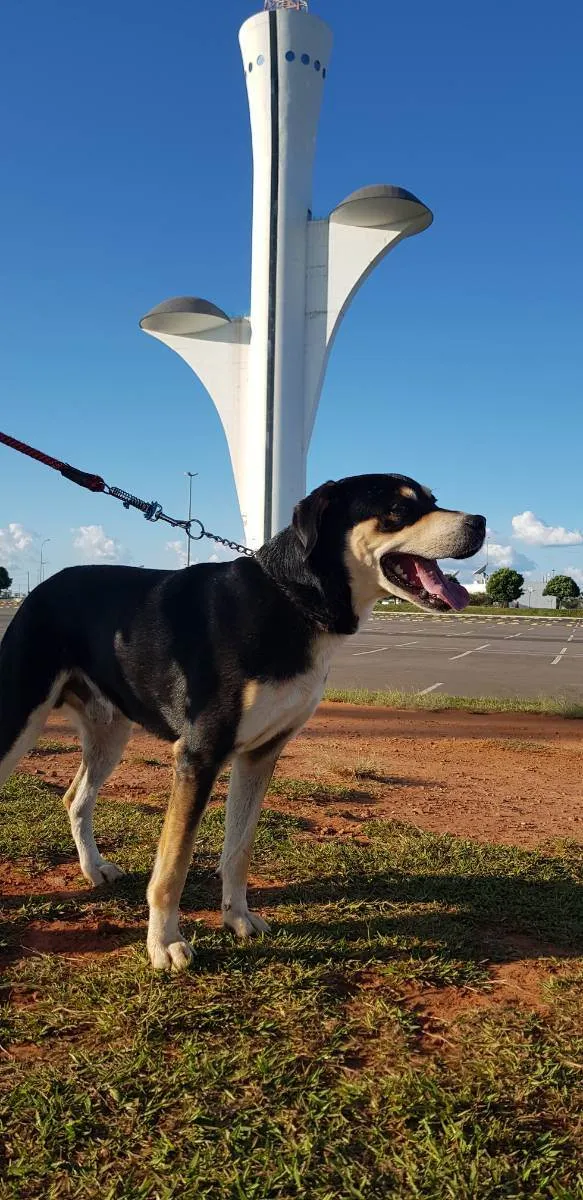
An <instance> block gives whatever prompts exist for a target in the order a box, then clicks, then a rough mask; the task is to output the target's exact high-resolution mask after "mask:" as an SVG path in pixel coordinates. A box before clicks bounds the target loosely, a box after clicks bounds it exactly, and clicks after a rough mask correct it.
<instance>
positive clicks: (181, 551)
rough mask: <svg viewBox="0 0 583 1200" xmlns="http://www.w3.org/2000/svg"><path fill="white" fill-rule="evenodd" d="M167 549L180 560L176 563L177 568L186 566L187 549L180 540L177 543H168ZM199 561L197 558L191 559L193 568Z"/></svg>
mask: <svg viewBox="0 0 583 1200" xmlns="http://www.w3.org/2000/svg"><path fill="white" fill-rule="evenodd" d="M165 549H166V550H169V551H170V553H171V554H175V555H176V558H177V560H178V561H177V563H176V566H177V567H179V568H180V567H185V566H186V561H187V553H186V549H185V546H184V542H181V541H178V540H176V541H175V542H166V547H165ZM197 561H198V560H197V559H196V558H191V560H190V563H191V566H192V565H193V564H194V563H195V562H197Z"/></svg>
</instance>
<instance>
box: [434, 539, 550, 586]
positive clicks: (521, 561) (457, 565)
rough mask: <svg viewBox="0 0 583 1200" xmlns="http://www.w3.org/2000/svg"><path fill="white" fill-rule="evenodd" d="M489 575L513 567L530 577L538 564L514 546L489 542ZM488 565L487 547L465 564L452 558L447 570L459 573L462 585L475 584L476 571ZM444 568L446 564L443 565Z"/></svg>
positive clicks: (446, 567)
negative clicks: (500, 568)
mask: <svg viewBox="0 0 583 1200" xmlns="http://www.w3.org/2000/svg"><path fill="white" fill-rule="evenodd" d="M487 557H488V574H489V575H491V574H492V572H493V571H497V570H498V567H513V568H514V570H515V571H520V573H521V574H522V575H529V574H531V573H532V572H533V571H536V570H537V564H536V563H535V562H533V561H532V559H531V558H527V557H526V554H521V553H520V551H518V550H516V548H515V547H514V546H504V545H502V544H501V543H500V542H488V555H487ZM485 563H486V547H485V546H482V549H481V550H480V551H479V552H478V554H475V555H474V557H473V558H466V559H464V560H463V562H460V561H459V560H456V559H453V558H450V559H447V560H446V563H445V569H446V570H447V571H459V579H460V582H461V583H472V582H474V575H473V572H474V571H478V570H479V569H480V568H481V567H483V566H484V565H485ZM441 566H442V567H443V566H444V564H443V563H441Z"/></svg>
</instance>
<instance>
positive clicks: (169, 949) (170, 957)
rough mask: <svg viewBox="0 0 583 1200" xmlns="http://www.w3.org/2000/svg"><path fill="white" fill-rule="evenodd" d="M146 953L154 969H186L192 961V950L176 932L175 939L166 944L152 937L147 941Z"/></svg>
mask: <svg viewBox="0 0 583 1200" xmlns="http://www.w3.org/2000/svg"><path fill="white" fill-rule="evenodd" d="M148 954H149V955H150V962H151V964H152V966H153V968H154V970H155V971H186V969H187V967H189V966H190V963H191V962H192V955H193V950H192V946H190V945H189V943H188V942H187V941H186V939H185V938H183V937H181V935H180V934H178V937H177V939H176V941H174V942H169V943H168V944H167V945H166V944H164V942H159V941H154V940H153V939H152V940H151V941H149V942H148Z"/></svg>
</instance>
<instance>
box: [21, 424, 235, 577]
mask: <svg viewBox="0 0 583 1200" xmlns="http://www.w3.org/2000/svg"><path fill="white" fill-rule="evenodd" d="M0 442H3V443H4V445H5V446H9V447H10V449H11V450H18V453H19V454H26V455H27V457H28V458H35V459H36V461H37V462H40V463H43V465H44V466H45V467H52V469H53V471H60V473H61V475H64V476H65V479H70V480H71V483H78V484H79V487H84V488H87V489H88V490H89V491H90V492H103V493H105V495H106V496H113V497H114V499H115V500H121V502H122V504H123V506H124V508H137V509H138V510H139V512H141V513H143V514H144V516H145V518H146V520H147V521H166V522H167V523H168V525H172V526H173V527H174V528H175V529H184V531H185V533H186V534H187V535H188V537H189V538H190V540H191V541H193V542H199V541H200V539H201V538H203V537H206V538H211V540H212V541H213V542H219V543H220V544H221V546H226V547H227V548H228V549H229V550H236V551H237V553H238V554H246V555H248V556H249V558H254V552H253V550H249V549H248V547H247V546H242V545H241V544H240V543H239V542H232V541H231V540H230V539H229V538H224V537H220V535H219V534H218V533H210V532H209V530H208V529H205V527H204V525H203V523H202V521H199V520H198V517H192V518H191V519H190V520H189V521H180V520H177V518H176V517H169V516H168V514H167V513H165V512H164V511H163V509H162V505H161V504H158V501H157V500H140V497H139V496H134V495H132V493H131V492H124V491H123V490H122V488H118V487H110V485H109V484H108V483H106V482H105V479H102V478H101V475H91V474H90V473H89V471H79V470H78V468H77V467H72V466H71V465H70V464H69V463H65V462H61V460H60V458H52V457H51V455H50V454H45V453H44V452H43V451H42V450H35V448H34V446H28V445H27V443H26V442H19V441H17V439H16V438H13V437H10V435H9V434H8V433H0ZM193 525H198V529H199V532H198V533H197V534H194V533H193V532H192V526H193Z"/></svg>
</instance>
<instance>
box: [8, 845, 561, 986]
mask: <svg viewBox="0 0 583 1200" xmlns="http://www.w3.org/2000/svg"><path fill="white" fill-rule="evenodd" d="M148 878H149V873H146V872H142V871H140V872H134V873H131V874H128V875H125V876H124V877H123V878H122V879H120V880H118V881H117V882H116V884H115V885H114V886H113V887H112V888H107V889H106V888H102V889H99V890H93V889H91V890H90V889H87V890H83V891H81V892H78V893H75V894H74V895H73V896H72V895H71V894H70V893H69V894H68V895H67V898H66V902H65V903H63V901H64V895H63V893H39V894H38V895H34V896H28V897H27V900H28V902H29V904H30V905H31V906H32V908H33V909H34V907H37V911H38V906H39V905H42V906H47V908H49V909H50V906H52V905H55V904H58V905H59V908H60V911H59V912H58V915H57V914H55V918H54V921H53V920H52V919H51V917H49V918H48V919H47V920H45V921H44V922H43V927H42V936H41V937H40V938H39V936H38V930H36V936H32V935H31V928H32V927H34V926H35V924H36V923H35V922H34V921H33V922H32V926H31V922H30V919H29V918H28V919H27V916H26V909H24V910H23V909H22V897H21V898H20V899H19V900H18V904H19V905H20V906H21V907H20V910H19V912H18V915H17V916H16V920H15V921H13V922H11V923H9V924H7V925H6V928H5V937H4V939H3V936H2V929H1V927H0V944H2V943H3V945H4V954H3V957H4V961H7V960H10V959H12V960H14V959H15V958H19V957H21V956H22V955H23V954H25V955H26V954H30V953H31V952H36V953H38V952H39V951H40V952H43V953H54V954H56V955H59V954H67V955H69V954H72V955H77V954H88V955H90V956H91V957H96V956H101V955H102V954H106V953H110V952H112V951H113V950H119V949H122V948H124V947H127V946H130V945H134V944H140V943H143V942H144V940H145V928H146V921H147V909H146V902H145V892H146V886H147V882H148ZM108 898H111V899H113V900H115V901H117V902H118V904H119V905H120V906H121V910H122V912H123V910H124V909H125V914H126V915H125V916H118V915H117V913H116V914H115V915H113V916H112V915H110V914H109V913H108V912H107V899H108ZM17 899H18V898H17V897H14V898H13V903H11V907H13V908H16V907H17V904H16V901H17ZM88 899H90V900H91V913H90V918H89V919H86V918H85V914H83V913H81V914H80V913H79V903H86V902H87V900H88ZM100 900H103V902H104V911H103V917H102V918H100V916H99V911H98V910H99V902H100ZM249 906H250V908H252V909H253V908H254V909H257V910H258V911H260V912H262V913H265V915H266V917H267V919H268V920H270V922H271V924H272V934H271V936H269V935H268V936H265V937H261V938H259V939H255V940H254V941H253V943H251V950H250V961H252V962H253V963H254V964H255V965H258V964H260V963H261V962H269V963H274V962H281V963H287V962H294V961H296V962H309V963H312V964H314V963H318V962H327V961H330V960H333V961H336V962H338V963H339V962H343V961H351V962H355V961H356V962H361V963H363V964H364V963H374V962H379V963H382V962H389V961H391V960H395V959H402V958H408V957H411V955H413V956H414V957H416V958H428V957H431V956H434V955H435V954H441V955H446V956H448V957H450V958H455V959H464V960H466V961H471V962H479V961H482V960H484V959H489V960H491V961H494V962H498V963H502V962H507V961H513V960H515V959H516V958H517V956H518V957H521V956H523V957H536V958H551V957H552V958H571V957H575V956H577V955H578V954H581V953H583V917H582V914H583V886H582V885H580V884H578V883H576V882H574V881H572V880H570V879H563V880H554V881H544V880H543V881H533V880H524V879H520V878H516V876H511V875H501V874H498V875H483V876H480V875H472V876H465V875H447V876H440V875H431V874H411V875H407V874H401V873H399V872H390V871H389V872H386V873H380V872H379V873H374V874H370V875H367V876H366V877H360V876H359V877H349V878H348V879H342V880H338V879H323V878H322V877H321V876H320V877H318V878H314V879H307V880H303V881H301V882H293V883H289V884H283V885H279V884H278V885H274V886H269V885H267V886H265V885H264V886H261V887H257V888H250V889H249ZM334 906H336V913H333V911H332V910H333V907H334ZM280 909H284V912H282V913H281V916H279V917H278V915H277V913H278V910H280ZM290 909H291V910H292V911H293V913H294V915H293V917H292V918H291V919H290V916H289V914H290ZM320 909H323V911H321V913H320V911H319V910H320ZM181 911H182V928H183V931H184V933H185V936H187V937H189V938H192V939H193V940H194V944H195V958H194V966H195V968H197V969H199V970H202V971H205V972H207V973H208V972H211V973H212V972H215V971H221V970H224V969H225V966H226V963H227V960H228V959H230V958H232V954H233V952H234V947H235V944H234V942H233V939H232V936H231V935H230V934H229V933H228V932H227V931H222V930H221V929H220V920H219V914H220V881H219V879H218V878H217V877H216V875H215V874H214V873H211V872H210V871H201V870H200V868H199V869H196V868H193V869H192V870H191V871H190V873H189V876H188V879H187V883H186V886H185V890H184V894H183V897H182V904H181ZM272 912H273V916H272V915H271V914H272ZM215 914H216V917H215ZM201 929H204V931H205V935H206V936H205V937H203V938H197V933H198V934H199V933H200V931H201ZM208 935H210V936H208ZM197 941H198V942H199V944H198V946H197ZM517 948H518V954H517Z"/></svg>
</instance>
